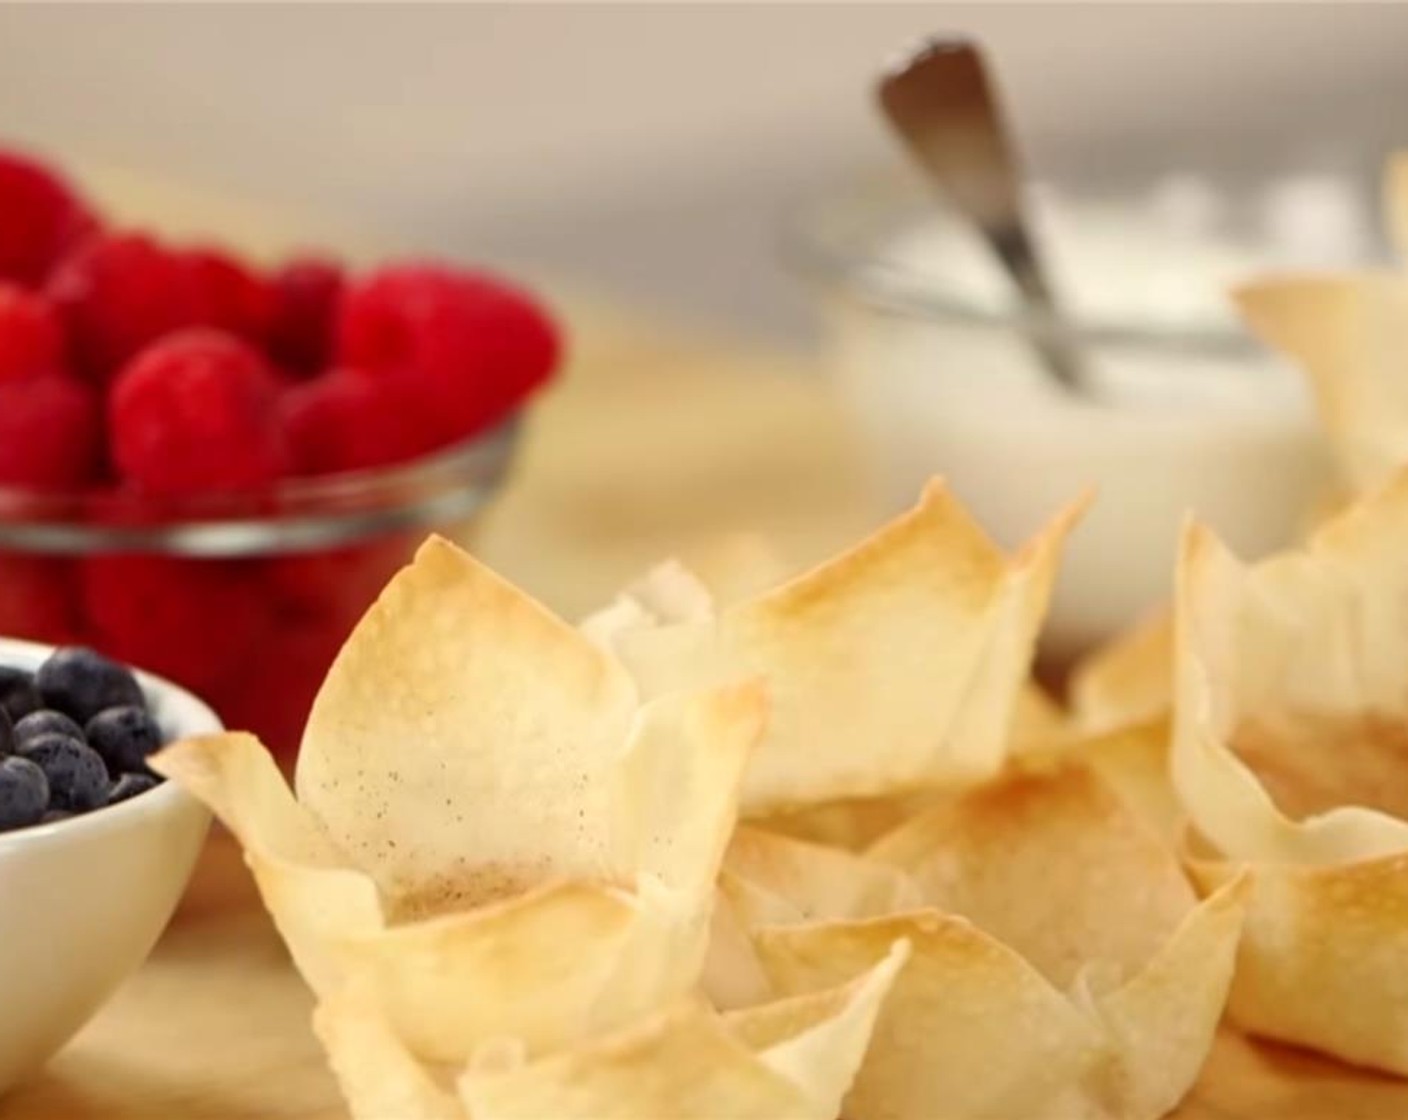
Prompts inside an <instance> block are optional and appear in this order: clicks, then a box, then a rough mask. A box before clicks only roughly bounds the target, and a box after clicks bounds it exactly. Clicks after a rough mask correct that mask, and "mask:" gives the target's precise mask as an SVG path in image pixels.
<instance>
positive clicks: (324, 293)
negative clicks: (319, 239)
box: [269, 257, 343, 374]
mask: <svg viewBox="0 0 1408 1120" xmlns="http://www.w3.org/2000/svg"><path fill="white" fill-rule="evenodd" d="M269 285H270V288H271V289H272V291H273V299H274V315H273V324H272V326H271V327H270V329H269V353H270V354H271V355H272V356H273V358H274V360H275V361H276V362H278V363H279V364H280V365H282V366H284V367H285V368H287V369H290V370H293V371H294V372H296V373H305V374H311V373H317V372H318V370H320V369H322V368H323V367H324V366H325V365H326V364H327V361H328V352H329V351H330V350H331V349H332V330H333V321H334V317H335V316H336V314H337V306H338V302H339V301H340V300H341V298H342V286H343V279H342V268H341V266H340V265H337V264H334V263H333V262H332V261H326V260H320V259H318V258H316V257H303V258H296V259H294V260H291V261H289V262H288V263H287V264H286V265H284V266H283V267H282V268H280V269H279V270H278V271H277V272H275V273H274V275H273V276H272V277H270V280H269Z"/></svg>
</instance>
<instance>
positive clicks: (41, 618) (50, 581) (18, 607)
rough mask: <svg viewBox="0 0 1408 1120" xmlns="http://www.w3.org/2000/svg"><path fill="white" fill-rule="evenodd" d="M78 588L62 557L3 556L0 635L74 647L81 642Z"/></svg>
mask: <svg viewBox="0 0 1408 1120" xmlns="http://www.w3.org/2000/svg"><path fill="white" fill-rule="evenodd" d="M76 598H77V589H76V587H75V584H74V581H73V572H72V568H71V566H70V564H69V563H68V562H67V561H65V560H64V559H63V558H62V557H59V556H23V555H20V554H18V553H4V554H0V633H3V634H11V635H13V636H15V637H17V638H29V639H30V640H31V641H36V642H47V643H49V644H50V645H56V646H59V645H72V644H75V643H76V642H77V641H78V629H79V628H78V605H77V602H76Z"/></svg>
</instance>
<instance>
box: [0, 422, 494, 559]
mask: <svg viewBox="0 0 1408 1120" xmlns="http://www.w3.org/2000/svg"><path fill="white" fill-rule="evenodd" d="M521 429H522V410H521V409H520V410H517V411H515V412H514V413H513V414H511V415H510V416H508V417H507V418H506V419H504V420H501V421H499V422H498V423H497V424H496V425H495V426H494V427H493V428H491V429H489V430H487V431H483V432H478V433H476V434H474V435H473V436H470V437H468V438H466V439H463V440H460V441H459V442H457V443H453V444H450V445H449V446H447V447H444V448H442V449H440V450H437V451H434V452H431V453H429V454H427V455H424V456H421V457H419V458H417V459H412V460H409V461H407V462H404V463H396V464H392V465H390V466H386V467H374V468H369V469H365V470H356V471H347V472H343V473H339V474H328V475H317V476H309V477H290V478H285V479H281V480H280V481H279V482H278V484H277V485H275V486H274V487H273V488H271V489H270V490H267V491H262V492H259V493H257V494H231V495H201V496H199V497H197V498H193V499H180V500H160V501H156V500H153V499H150V498H147V497H143V498H141V499H136V498H134V496H133V495H131V494H130V493H126V492H124V491H122V490H120V489H116V488H111V489H96V488H90V489H86V490H81V491H67V492H65V491H41V490H35V489H31V488H25V487H13V486H9V487H7V486H0V552H3V551H5V550H10V551H16V552H26V553H60V554H99V553H111V552H150V553H160V554H171V555H184V556H207V557H238V556H256V555H263V554H267V553H281V552H304V551H313V550H318V549H328V548H336V547H339V546H342V545H350V544H354V543H356V542H358V541H362V540H365V539H368V538H371V537H376V536H381V535H385V534H389V533H394V532H398V531H406V530H411V529H417V528H420V529H428V528H433V527H434V526H436V525H440V524H444V523H446V522H449V521H454V520H457V519H461V518H464V517H468V516H470V515H471V514H473V513H475V512H476V511H478V510H479V509H480V508H481V507H482V506H483V505H484V504H486V503H487V502H488V501H489V499H490V498H492V497H493V496H494V494H495V493H496V492H497V491H498V489H499V485H500V483H501V482H502V481H503V478H504V476H505V474H506V472H507V470H508V467H509V464H510V462H511V460H512V458H513V454H514V451H515V450H516V448H517V445H518V441H519V435H520V432H521ZM139 503H140V504H139Z"/></svg>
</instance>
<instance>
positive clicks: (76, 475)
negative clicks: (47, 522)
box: [0, 377, 102, 490]
mask: <svg viewBox="0 0 1408 1120" xmlns="http://www.w3.org/2000/svg"><path fill="white" fill-rule="evenodd" d="M101 429H102V425H101V423H100V420H99V410H98V401H97V398H96V396H95V395H94V393H93V391H92V389H90V388H89V387H88V386H87V385H84V384H83V383H81V382H79V381H76V380H74V379H73V378H71V377H39V378H36V379H34V380H32V381H5V382H0V486H3V485H10V486H32V487H36V488H40V489H46V490H56V489H57V490H64V489H70V488H74V487H78V486H81V485H83V484H84V483H86V482H89V481H91V480H92V479H93V478H94V477H95V475H96V474H97V468H98V464H99V460H100V458H101V455H100V445H99V437H100V434H101Z"/></svg>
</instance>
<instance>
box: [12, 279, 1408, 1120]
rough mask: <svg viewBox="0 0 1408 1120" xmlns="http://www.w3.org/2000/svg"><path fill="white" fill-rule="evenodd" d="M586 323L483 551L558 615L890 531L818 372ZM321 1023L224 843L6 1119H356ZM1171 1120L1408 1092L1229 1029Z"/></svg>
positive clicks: (1311, 1113) (603, 319) (647, 330)
mask: <svg viewBox="0 0 1408 1120" xmlns="http://www.w3.org/2000/svg"><path fill="white" fill-rule="evenodd" d="M573 326H574V338H575V345H574V355H575V357H574V362H573V367H572V370H571V375H570V377H569V378H567V379H566V381H565V383H564V384H563V385H562V386H561V387H560V388H559V389H557V390H556V391H555V392H554V393H553V394H552V396H551V397H550V398H549V399H548V400H547V401H545V402H544V404H543V406H542V408H541V409H540V410H539V411H538V413H537V415H536V417H535V419H534V423H533V425H532V430H531V432H530V435H529V439H528V445H527V447H526V448H525V453H524V456H523V460H522V463H521V469H520V471H519V473H518V476H517V478H516V479H515V481H514V483H513V486H512V489H511V491H510V492H509V493H508V494H507V495H506V496H505V498H504V499H503V501H502V502H501V503H500V504H499V506H498V508H497V509H496V510H495V511H494V512H493V514H492V515H491V516H490V518H489V519H488V521H487V523H486V524H485V525H484V527H483V530H482V532H481V534H480V535H479V537H478V541H477V545H476V547H477V548H478V550H479V552H480V553H481V555H483V556H484V557H485V558H486V559H487V560H488V561H489V562H491V563H492V564H494V565H496V566H497V567H499V568H500V569H501V570H503V571H504V572H505V573H506V574H508V575H509V576H511V577H512V578H514V579H515V580H517V581H519V582H521V583H523V584H524V585H526V586H527V587H529V588H530V589H532V590H534V591H535V592H536V593H537V594H539V595H540V596H541V597H543V598H544V599H545V600H546V601H547V602H549V603H550V604H551V605H553V606H554V607H556V608H558V609H559V610H561V611H563V612H565V613H567V614H568V615H570V616H575V615H577V614H579V613H581V612H583V611H585V610H587V609H589V608H590V607H592V606H594V605H595V604H597V603H599V602H600V601H601V600H603V599H604V598H605V597H606V596H607V595H608V594H609V593H610V591H611V590H612V589H613V588H614V587H616V586H617V585H618V584H620V583H621V582H622V581H623V580H624V579H625V578H626V577H628V576H630V575H631V574H632V573H634V572H635V571H637V570H638V569H640V568H641V567H642V566H644V565H646V564H648V563H650V562H652V561H654V560H656V559H658V558H660V557H661V556H663V555H666V554H668V553H670V552H676V551H678V552H682V553H684V554H685V556H686V557H687V558H689V559H691V560H693V561H694V562H696V563H700V564H703V565H706V566H707V565H709V564H714V563H724V562H726V560H727V554H728V550H727V548H726V547H721V546H720V543H719V542H720V540H721V539H723V538H722V537H721V535H722V534H727V533H730V532H734V531H739V530H761V531H763V532H765V533H767V534H768V536H769V537H770V538H772V539H773V540H775V541H776V542H777V543H778V544H779V545H780V546H781V547H782V549H783V550H784V552H785V553H786V554H787V555H788V556H789V557H790V558H791V559H793V560H795V561H799V562H800V561H806V560H811V559H814V558H817V557H819V556H821V555H823V554H824V553H825V551H826V550H828V549H831V548H833V547H834V546H836V545H837V544H839V543H841V542H843V541H845V540H848V539H850V538H851V537H853V536H854V535H855V534H856V533H857V532H859V531H860V530H861V529H862V528H864V527H865V526H866V525H868V524H870V523H872V522H873V521H874V520H875V519H876V518H875V514H874V512H873V511H872V510H870V509H869V508H868V507H867V503H866V500H865V488H864V475H863V472H862V470H861V469H860V466H859V464H858V461H857V457H856V455H855V452H854V448H853V447H852V446H851V445H850V443H849V441H848V440H847V438H846V435H845V425H844V423H843V422H842V418H841V417H840V415H839V414H838V413H837V411H836V409H835V407H834V406H833V405H832V404H831V402H830V399H829V397H828V396H827V394H826V392H825V386H824V383H823V381H822V379H821V377H820V375H819V373H818V371H817V370H815V369H814V368H812V367H811V366H810V364H809V363H807V362H804V361H801V360H799V359H797V358H794V357H787V356H783V355H775V354H767V353H763V352H759V351H757V350H754V349H750V348H742V347H737V346H732V345H729V344H727V343H723V342H720V341H718V340H711V339H708V338H703V337H701V336H699V335H697V334H695V333H692V332H689V331H684V330H679V329H671V328H669V327H666V326H662V325H660V324H658V323H654V322H649V321H642V320H640V319H639V318H635V317H631V316H628V315H621V314H618V313H614V312H610V311H607V310H603V309H601V308H588V307H582V308H581V309H580V310H579V311H578V312H577V313H576V314H575V315H574V316H573ZM0 952H3V946H0ZM309 1012H310V999H309V995H308V993H307V991H306V989H305V988H304V987H303V984H302V982H301V981H300V980H299V978H298V976H297V975H296V974H295V973H294V971H293V969H292V967H291V966H290V964H289V962H288V959H287V957H286V955H285V953H284V950H283V946H282V944H281V942H280V941H279V939H278V937H277V936H276V934H275V932H274V930H273V927H272V926H271V924H270V923H269V921H268V919H267V918H266V916H265V915H264V912H263V910H262V908H261V907H260V905H259V901H258V898H257V896H256V894H255V892H254V888H253V885H252V883H251V881H250V879H249V877H248V875H247V873H246V872H245V870H244V867H243V865H242V863H241V862H240V859H239V853H238V851H237V850H236V848H235V846H234V844H233V842H232V841H231V840H230V839H229V837H228V836H227V835H226V834H224V833H223V832H221V831H218V830H217V831H215V832H213V833H212V838H211V842H210V844H209V845H208V847H207V850H206V853H205V856H204V858H203V859H202V862H201V864H200V867H199V869H198V871H197V873H196V876H195V878H194V879H193V881H192V884H191V888H190V891H189V892H188V894H187V897H186V899H185V901H184V902H183V904H182V907H181V910H180V911H179V913H178V914H177V916H176V918H175V920H174V921H173V923H172V925H171V927H170V928H169V929H168V931H167V933H166V935H165V937H164V938H163V939H162V941H161V943H160V944H159V945H158V947H157V949H156V950H155V952H154V953H153V954H152V957H151V959H150V960H149V961H148V962H147V964H146V966H145V967H144V968H143V969H142V970H141V971H140V972H139V973H138V974H137V975H136V976H134V977H133V978H132V979H131V980H130V981H129V982H128V983H127V985H126V986H125V987H124V988H123V989H122V990H121V991H120V992H119V993H118V995H117V996H116V998H114V999H113V1001H112V1002H111V1003H110V1004H108V1006H107V1007H105V1008H104V1009H103V1010H102V1011H101V1012H100V1013H99V1014H98V1015H97V1017H96V1018H95V1019H94V1020H93V1021H92V1022H91V1023H90V1024H89V1026H88V1027H87V1028H86V1029H85V1030H84V1031H83V1032H82V1034H80V1035H79V1037H78V1038H77V1039H75V1040H74V1041H73V1042H72V1043H71V1044H70V1046H69V1047H68V1048H67V1049H66V1050H65V1051H64V1052H63V1053H62V1054H61V1055H60V1056H59V1057H58V1058H56V1059H55V1060H54V1062H53V1063H52V1064H51V1065H50V1067H49V1069H48V1070H47V1071H46V1072H44V1073H43V1074H41V1075H39V1076H38V1078H37V1079H35V1080H34V1081H33V1082H31V1083H30V1084H28V1085H26V1086H24V1087H21V1088H19V1089H17V1090H15V1091H14V1092H13V1093H12V1094H10V1095H9V1096H8V1097H6V1098H5V1099H4V1100H3V1101H0V1120H20V1118H27V1120H28V1118H33V1120H87V1118H90V1117H92V1118H98V1117H102V1118H103V1120H263V1118H287V1120H294V1118H297V1120H331V1118H333V1117H340V1116H342V1115H344V1113H343V1111H342V1109H341V1107H340V1104H339V1099H338V1095H337V1091H336V1087H335V1085H334V1084H333V1081H332V1078H331V1076H330V1074H329V1073H328V1071H327V1068H326V1066H325V1065H324V1062H323V1059H322V1055H321V1052H320V1051H319V1049H318V1046H317V1043H316V1042H315V1040H314V1038H313V1036H312V1033H311V1031H310V1029H309V1023H308V1019H309ZM0 1014H3V993H0ZM1176 1116H1177V1118H1178V1120H1269V1118H1273V1117H1275V1118H1285V1120H1388V1118H1391V1117H1408V1082H1400V1081H1394V1080H1390V1079H1388V1078H1380V1077H1376V1076H1373V1075H1371V1074H1366V1073H1362V1072H1358V1071H1354V1070H1351V1069H1349V1068H1348V1067H1345V1066H1341V1065H1338V1064H1336V1063H1333V1062H1329V1061H1325V1060H1321V1059H1318V1058H1315V1057H1311V1056H1309V1055H1304V1054H1299V1053H1295V1052H1292V1051H1289V1050H1285V1049H1282V1048H1277V1047H1270V1046H1261V1045H1254V1044H1252V1043H1249V1042H1247V1041H1246V1040H1244V1039H1242V1038H1240V1037H1238V1036H1236V1035H1234V1034H1232V1033H1230V1032H1228V1033H1225V1034H1224V1035H1223V1036H1222V1037H1221V1038H1220V1039H1219V1040H1218V1043H1217V1046H1216V1048H1215V1050H1214V1052H1213V1055H1212V1058H1211V1060H1210V1062H1209V1064H1208V1067H1207V1070H1206V1072H1205V1074H1204V1076H1203V1078H1202V1081H1201V1082H1200V1083H1199V1085H1198V1087H1197V1089H1196V1090H1195V1092H1194V1093H1193V1095H1192V1096H1191V1098H1190V1099H1189V1100H1188V1101H1187V1102H1186V1103H1185V1105H1184V1107H1183V1108H1182V1109H1180V1110H1179V1112H1177V1113H1176ZM386 1120H396V1118H395V1117H387V1118H386ZM545 1120H549V1118H545ZM662 1120H668V1118H662ZM1013 1120H1021V1118H1015V1117H1014V1118H1013Z"/></svg>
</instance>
